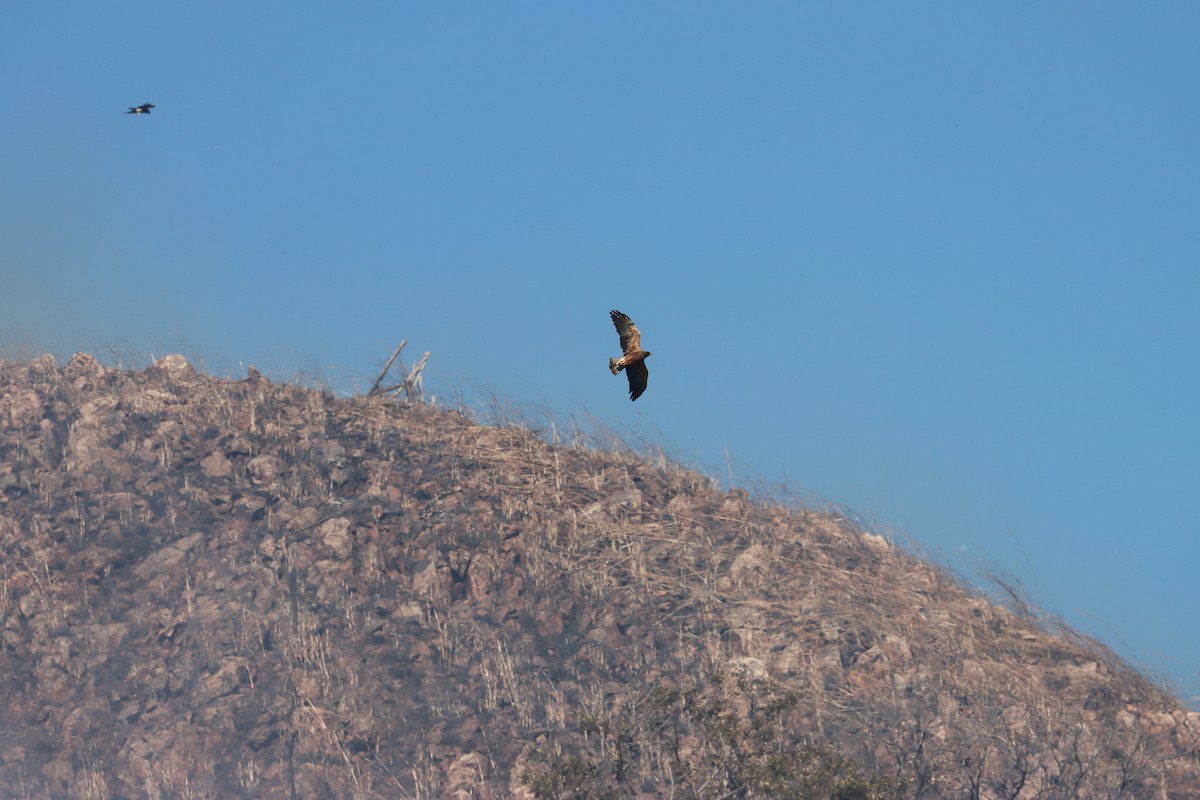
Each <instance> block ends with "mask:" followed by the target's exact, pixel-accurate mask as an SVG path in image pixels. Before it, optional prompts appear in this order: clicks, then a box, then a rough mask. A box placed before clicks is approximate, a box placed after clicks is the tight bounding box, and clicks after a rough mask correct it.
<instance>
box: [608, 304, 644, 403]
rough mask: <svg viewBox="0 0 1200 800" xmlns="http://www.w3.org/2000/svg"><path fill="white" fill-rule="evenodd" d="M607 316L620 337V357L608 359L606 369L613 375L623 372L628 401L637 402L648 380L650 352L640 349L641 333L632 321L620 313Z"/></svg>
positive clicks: (609, 313)
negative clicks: (626, 381)
mask: <svg viewBox="0 0 1200 800" xmlns="http://www.w3.org/2000/svg"><path fill="white" fill-rule="evenodd" d="M608 315H609V316H610V317H612V321H613V325H614V326H615V327H616V329H617V333H618V334H619V335H620V337H621V357H620V358H610V359H609V360H608V368H609V370H611V371H612V374H613V375H616V374H618V373H620V371H621V370H625V376H626V377H627V378H629V399H630V400H637V399H638V398H639V397H641V396H642V392H644V391H646V381H648V380H649V379H650V370H648V369H646V358H647V357H648V356H649V355H650V351H649V350H643V349H642V332H641V331H639V330H638V328H637V325H634V324H633V320H631V319H630V318H629V317H627V316H625V315H624V314H622V313H621V312H620V311H610V312H608Z"/></svg>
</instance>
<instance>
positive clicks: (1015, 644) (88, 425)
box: [0, 354, 1200, 798]
mask: <svg viewBox="0 0 1200 800" xmlns="http://www.w3.org/2000/svg"><path fill="white" fill-rule="evenodd" d="M0 559H2V566H0V642H2V646H0V694H2V696H3V697H5V698H6V701H5V703H4V704H3V705H0V789H3V791H4V793H5V794H6V795H11V796H18V797H19V796H30V797H41V796H48V797H88V798H117V797H130V798H132V797H229V796H244V797H263V798H277V797H278V798H294V797H306V798H307V797H397V796H399V797H461V798H469V797H478V798H501V797H514V798H527V797H551V796H562V797H566V796H578V797H584V796H588V797H604V796H610V797H617V796H640V797H669V796H676V797H678V796H683V797H724V796H797V797H798V796H802V795H801V794H800V793H799V790H796V789H794V788H793V789H784V788H779V787H783V786H791V787H796V786H799V785H800V783H799V781H801V779H803V780H811V781H816V780H817V779H818V777H819V778H820V779H821V780H827V781H841V783H840V784H839V785H841V786H843V787H851V788H846V789H845V792H846V793H845V794H844V796H846V797H852V796H853V797H863V798H866V797H884V796H887V797H913V798H916V797H922V798H925V797H979V798H998V797H1008V798H1032V797H1047V798H1058V797H1062V798H1067V797H1131V798H1141V797H1171V798H1200V762H1198V760H1197V749H1198V743H1200V715H1197V714H1195V713H1190V712H1188V711H1187V710H1186V709H1184V708H1183V707H1182V706H1181V705H1180V703H1179V702H1178V701H1177V700H1176V699H1175V698H1173V697H1171V696H1170V695H1169V694H1167V693H1165V692H1163V691H1161V690H1160V689H1158V688H1156V687H1155V686H1154V685H1153V684H1152V683H1151V682H1150V681H1148V680H1146V679H1145V678H1144V677H1142V676H1141V675H1139V674H1138V673H1136V672H1135V671H1134V670H1132V669H1130V668H1129V667H1128V666H1127V665H1125V664H1123V663H1122V662H1121V661H1120V660H1119V659H1117V658H1115V657H1114V656H1113V655H1112V654H1111V653H1110V652H1108V651H1106V650H1105V649H1104V648H1102V647H1100V646H1098V645H1097V644H1096V643H1094V642H1091V641H1088V640H1086V639H1085V638H1083V637H1079V636H1077V635H1074V634H1073V633H1071V632H1070V631H1069V630H1058V631H1048V630H1045V629H1044V628H1043V627H1042V626H1040V625H1039V624H1038V622H1037V620H1035V619H1032V618H1030V617H1029V616H1027V615H1021V614H1019V613H1014V611H1011V610H1009V609H1007V608H1005V607H1002V606H1000V605H996V604H994V603H992V602H989V601H988V600H987V599H985V598H982V597H979V596H976V595H973V594H972V593H970V592H968V591H967V590H965V589H964V588H963V587H962V586H961V585H959V584H958V583H957V582H956V581H955V580H954V579H953V578H952V577H951V576H950V575H948V574H947V573H946V572H945V571H943V570H941V569H939V568H938V567H936V566H933V565H931V564H928V563H926V562H924V561H922V560H920V559H919V558H917V557H915V556H913V555H911V554H910V553H908V552H906V551H905V550H904V549H902V548H897V547H894V546H893V545H892V544H891V543H890V542H888V541H887V540H886V539H884V538H883V537H880V536H877V535H874V534H872V533H869V532H865V531H863V530H861V529H859V528H857V527H856V526H855V525H853V524H852V523H850V522H849V521H847V520H845V519H843V518H841V517H839V516H837V515H836V514H831V513H825V512H821V511H816V510H811V509H803V508H800V509H794V508H787V507H784V506H781V505H775V504H771V503H766V502H760V501H756V500H754V499H752V498H751V497H749V496H748V495H747V494H746V493H744V492H741V491H737V490H735V491H730V492H726V491H722V490H721V489H720V488H719V487H717V486H715V485H714V484H713V482H712V481H710V480H709V479H708V478H706V477H705V476H702V475H699V474H697V473H694V472H691V471H688V470H685V469H682V468H679V467H677V466H674V465H672V464H670V463H668V462H666V461H663V460H661V459H654V458H653V457H648V456H645V455H639V454H637V453H632V452H629V451H627V450H623V449H620V448H613V449H603V448H596V447H593V446H588V443H587V442H585V441H583V439H582V438H579V439H577V440H574V441H569V442H558V443H555V444H549V443H547V442H546V441H545V440H544V439H543V438H542V437H539V436H538V435H536V434H535V433H533V432H531V431H528V430H525V429H523V428H521V427H489V426H483V425H479V424H476V423H475V422H474V421H472V420H471V419H469V418H468V417H466V416H464V415H463V414H461V413H459V412H458V411H454V410H444V409H438V408H434V407H431V406H428V405H420V404H415V405H401V404H398V403H396V402H393V401H390V400H386V399H383V398H377V397H369V398H367V397H358V398H350V399H335V398H333V397H332V396H330V395H329V394H327V393H323V392H321V391H316V390H311V389H307V388H302V387H296V386H290V385H278V384H273V383H271V382H269V381H267V380H266V379H264V378H262V377H261V376H258V375H257V374H254V375H252V377H251V378H250V379H248V380H244V381H228V380H222V379H217V378H212V377H208V376H204V375H200V374H197V373H196V372H195V370H194V369H193V368H192V367H191V366H190V365H189V364H188V363H187V362H186V361H185V360H184V359H182V358H181V357H179V356H168V357H167V358H164V359H162V360H161V361H159V362H158V363H157V364H156V365H155V366H154V367H152V368H149V369H146V370H142V371H123V370H114V369H109V368H105V367H103V366H102V365H100V364H99V363H98V362H97V361H96V360H95V359H94V358H92V357H90V356H87V355H84V354H77V355H76V356H74V357H73V358H72V359H71V360H70V362H69V363H68V364H66V365H65V366H64V367H59V366H58V365H57V364H56V363H55V361H54V359H53V358H51V357H49V356H43V357H41V358H38V359H36V360H34V361H32V362H30V363H27V364H17V363H11V362H0ZM752 745H753V747H751V746H752ZM780 754H783V755H786V756H787V760H786V763H785V762H781V761H780V760H779V758H777V756H779V755H780ZM796 764H803V765H805V767H804V769H805V770H807V771H806V772H805V774H804V775H803V776H799V775H798V774H797V773H796V767H795V765H796ZM814 765H815V766H814ZM810 767H811V768H810ZM818 767H819V769H818ZM787 770H791V772H788V771H787ZM821 770H824V772H822V771H821ZM773 776H774V777H773ZM780 776H786V781H790V783H787V782H784V779H783V778H782V777H780ZM829 776H833V777H829ZM772 780H774V781H775V783H774V784H772V783H771V781H772ZM814 785H815V784H814ZM771 786H775V787H776V788H775V789H771V788H770V787H771ZM853 787H858V788H857V789H853ZM852 790H853V791H858V792H859V794H850V793H849V792H851V791H852ZM789 791H790V792H791V794H790V795H787V794H786V793H787V792H789ZM803 796H809V795H803Z"/></svg>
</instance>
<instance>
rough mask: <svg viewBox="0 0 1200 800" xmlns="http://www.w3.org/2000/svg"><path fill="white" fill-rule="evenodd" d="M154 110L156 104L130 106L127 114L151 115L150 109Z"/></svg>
mask: <svg viewBox="0 0 1200 800" xmlns="http://www.w3.org/2000/svg"><path fill="white" fill-rule="evenodd" d="M152 108H154V103H142V104H141V105H140V106H130V107H129V110H128V111H126V112H125V113H126V114H149V113H150V109H152Z"/></svg>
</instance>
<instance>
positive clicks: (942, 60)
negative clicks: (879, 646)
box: [0, 0, 1200, 702]
mask: <svg viewBox="0 0 1200 800" xmlns="http://www.w3.org/2000/svg"><path fill="white" fill-rule="evenodd" d="M4 16H5V20H4V24H3V26H2V28H0V74H3V76H4V79H3V81H0V108H3V126H2V128H0V143H2V145H3V146H2V147H0V345H3V347H4V348H5V351H6V352H8V353H10V354H11V353H14V352H29V351H32V350H37V349H39V348H49V349H52V350H53V351H54V352H55V353H56V354H57V355H59V356H60V358H61V357H65V356H67V355H69V354H70V353H71V352H72V351H75V350H88V351H90V352H94V353H97V354H98V355H101V354H104V353H107V354H108V357H109V358H110V360H111V359H114V358H115V359H125V360H126V362H127V363H134V364H136V365H142V364H144V363H145V359H146V358H147V357H148V356H149V355H151V354H154V355H161V354H162V353H164V352H171V351H178V352H183V353H185V354H187V355H188V356H189V357H191V358H193V359H203V362H204V364H205V366H206V367H207V368H208V369H209V370H210V371H212V372H216V373H219V374H227V373H228V374H235V373H237V372H238V371H239V370H240V369H241V367H240V365H242V364H249V363H254V364H256V365H257V366H258V367H259V368H260V369H262V370H263V371H264V372H266V373H267V374H268V375H271V376H273V377H277V378H284V377H288V376H294V375H296V374H302V375H304V374H307V375H310V376H313V375H315V376H318V377H321V376H323V377H324V378H325V379H326V380H328V381H330V382H331V383H334V384H336V385H337V386H339V387H343V388H346V387H353V386H355V385H358V386H363V385H364V384H368V383H369V381H370V380H371V378H373V377H374V374H375V372H376V371H377V370H378V369H379V368H380V366H381V365H382V362H383V361H384V360H385V359H386V357H387V355H388V354H389V353H390V351H391V349H392V347H394V346H395V345H396V343H398V342H399V341H400V339H402V338H407V339H408V340H409V341H410V350H411V353H408V355H409V356H411V355H413V354H415V355H419V354H420V352H423V351H425V350H429V351H432V356H431V358H430V362H429V366H428V369H427V371H426V373H425V374H426V388H427V389H430V390H433V391H435V392H437V393H439V394H440V395H443V396H445V397H447V398H448V399H449V400H450V401H451V402H456V400H455V398H456V397H457V393H458V392H460V391H461V392H463V396H464V397H465V398H466V399H467V401H468V402H474V400H473V398H474V397H476V395H477V393H478V392H480V391H485V392H486V391H494V392H495V393H496V394H498V395H500V396H502V397H505V398H509V399H510V400H511V401H513V402H515V403H518V404H522V403H534V404H537V405H539V406H543V407H545V408H548V409H549V410H550V411H552V412H553V413H554V414H556V415H559V416H560V418H563V419H566V418H569V417H571V416H584V415H587V416H590V417H593V418H595V419H596V420H597V421H598V422H600V423H602V424H604V425H609V426H611V427H613V428H614V429H616V430H619V431H626V432H629V433H631V434H632V435H639V434H646V435H649V436H651V437H655V438H656V440H658V441H661V442H662V443H664V444H665V445H667V446H668V447H670V448H672V449H673V451H674V452H675V454H676V455H677V456H678V457H679V458H681V459H684V460H686V461H688V462H692V463H696V464H699V465H702V466H704V468H705V469H707V470H709V471H710V472H713V473H714V474H718V475H720V476H721V477H722V478H727V477H728V470H729V468H730V467H731V466H732V469H733V471H734V473H735V474H736V475H737V476H738V479H739V480H741V481H744V482H745V481H756V480H761V481H765V482H767V483H768V484H769V483H773V482H776V481H783V480H786V481H787V482H788V483H789V484H790V485H791V486H792V487H793V488H794V489H795V490H797V491H798V492H800V493H801V494H802V495H804V496H807V497H810V498H813V499H814V501H815V502H818V503H830V504H844V505H845V506H847V507H848V508H850V509H852V510H853V511H854V512H856V513H857V514H859V515H861V517H862V518H863V519H864V520H865V521H867V522H868V523H869V524H871V525H876V526H879V527H880V528H882V529H884V530H886V531H890V532H892V533H895V534H897V535H906V536H910V537H912V538H913V539H914V540H915V541H916V542H917V543H919V544H920V545H921V546H923V547H924V548H926V549H927V550H928V551H930V552H931V553H932V554H934V555H935V556H936V557H938V558H941V559H944V560H946V561H949V562H951V563H953V564H954V565H956V566H957V567H958V568H959V569H961V570H963V572H964V573H965V574H966V575H967V576H968V578H969V580H970V581H971V582H973V583H976V582H977V583H982V582H983V581H982V579H976V578H975V577H973V574H974V573H973V571H974V570H977V569H980V568H983V569H988V568H994V569H996V570H998V571H1000V572H1002V573H1009V574H1011V575H1013V576H1015V577H1016V578H1017V579H1018V580H1019V581H1020V582H1021V583H1022V585H1023V586H1024V588H1025V590H1026V592H1027V593H1028V595H1029V599H1030V600H1031V601H1032V602H1034V603H1037V604H1039V605H1040V606H1042V607H1044V608H1047V609H1048V610H1049V611H1051V612H1053V613H1056V614H1060V615H1062V616H1063V617H1065V618H1066V619H1067V620H1068V621H1069V622H1071V623H1072V624H1074V625H1076V626H1077V627H1081V628H1082V629H1084V630H1085V631H1088V632H1090V633H1092V634H1094V635H1097V636H1099V637H1100V638H1102V639H1103V640H1104V641H1106V642H1107V643H1109V644H1110V645H1112V646H1113V647H1114V648H1115V649H1116V650H1117V651H1118V652H1119V653H1121V654H1122V655H1124V656H1126V657H1127V658H1130V659H1132V660H1133V661H1135V663H1137V664H1139V665H1140V666H1142V667H1144V668H1146V669H1148V670H1150V671H1151V672H1152V673H1154V674H1157V675H1160V676H1163V677H1166V678H1169V679H1170V680H1172V681H1174V684H1175V686H1176V687H1177V688H1178V689H1179V690H1180V691H1181V692H1182V693H1183V694H1184V696H1185V697H1187V698H1190V699H1191V700H1192V702H1196V698H1198V697H1200V637H1198V636H1197V635H1196V625H1197V623H1196V620H1197V618H1198V617H1200V590H1198V589H1197V578H1198V577H1200V576H1198V570H1197V564H1198V563H1200V543H1198V541H1200V460H1198V457H1200V420H1198V417H1197V410H1198V408H1200V376H1198V373H1197V364H1198V363H1200V359H1198V356H1200V321H1198V314H1197V309H1198V305H1200V47H1198V46H1197V42H1200V5H1197V4H1196V3H1194V2H1178V3H1169V2H1158V3H1138V4H1132V3H1106V2H1089V3H1065V2H1037V3H1034V2H1016V3H1003V4H999V3H961V2H945V3H926V2H919V3H904V4H899V3H884V2H878V3H853V2H850V3H832V2H811V3H801V2H795V3H774V2H769V3H768V2H762V3H728V2H722V3H715V2H714V3H707V2H686V3H683V2H662V3H653V4H647V3H622V2H604V3H598V2H579V3H563V2H557V3H535V2H509V3H492V2H489V3H482V2H480V3H420V4H417V3H397V2H386V3H384V2H379V3H368V2H360V3H337V4H335V3H314V2H304V1H303V0H290V1H289V2H286V3H284V2H279V3H246V2H236V3H234V2H228V3H220V2H214V3H188V4H181V3H163V2H145V3H125V2H113V3H93V2H78V3H56V2H44V3H20V4H13V5H11V6H9V7H7V8H6V9H5V15H4ZM143 102H152V103H155V104H156V105H157V108H156V109H155V110H154V112H153V114H152V115H150V116H142V117H135V116H128V115H125V114H124V111H125V109H126V108H127V107H128V106H133V105H138V104H140V103H143ZM610 308H618V309H621V310H622V311H625V312H626V313H628V314H629V315H630V316H632V317H633V318H634V319H635V320H636V321H637V322H638V324H639V326H640V327H641V329H642V332H643V337H644V344H645V345H646V346H647V347H648V348H649V349H651V350H653V351H654V356H653V357H652V358H651V359H650V361H649V362H648V363H649V367H650V371H651V378H650V387H649V390H648V391H647V392H646V394H645V395H644V396H643V397H642V398H641V399H639V400H638V401H637V403H635V404H631V403H630V402H629V400H628V398H627V395H626V389H625V386H624V379H623V378H614V377H613V376H611V375H610V374H609V373H608V371H607V369H606V368H605V365H606V360H607V358H608V357H609V356H612V355H615V354H616V350H617V340H616V334H615V332H614V331H613V330H612V327H611V324H610V323H609V320H608V310H609V309H610ZM726 452H728V454H729V459H730V461H729V462H727V461H726Z"/></svg>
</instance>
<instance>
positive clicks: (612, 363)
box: [608, 358, 625, 375]
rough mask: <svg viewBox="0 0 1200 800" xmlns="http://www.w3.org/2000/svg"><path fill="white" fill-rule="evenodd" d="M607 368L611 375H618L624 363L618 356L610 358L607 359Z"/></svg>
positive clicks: (623, 367)
mask: <svg viewBox="0 0 1200 800" xmlns="http://www.w3.org/2000/svg"><path fill="white" fill-rule="evenodd" d="M608 368H609V370H610V371H611V372H612V374H613V375H618V374H620V372H621V370H623V369H625V365H624V364H622V363H621V359H619V358H610V359H609V360H608Z"/></svg>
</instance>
